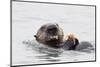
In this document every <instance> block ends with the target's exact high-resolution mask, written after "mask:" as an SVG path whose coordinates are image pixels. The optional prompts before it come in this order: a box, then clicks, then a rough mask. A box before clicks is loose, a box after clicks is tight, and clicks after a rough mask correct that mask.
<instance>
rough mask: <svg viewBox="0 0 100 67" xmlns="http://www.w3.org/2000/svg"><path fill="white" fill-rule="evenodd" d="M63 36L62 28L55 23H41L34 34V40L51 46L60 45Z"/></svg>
mask: <svg viewBox="0 0 100 67" xmlns="http://www.w3.org/2000/svg"><path fill="white" fill-rule="evenodd" d="M63 36H64V34H63V30H62V29H61V28H60V26H59V25H58V24H57V23H47V24H44V25H42V26H41V27H40V28H39V30H38V32H37V33H36V35H34V37H35V38H36V41H38V42H39V43H42V44H44V45H47V46H50V47H53V48H61V47H62V44H61V43H62V42H63Z"/></svg>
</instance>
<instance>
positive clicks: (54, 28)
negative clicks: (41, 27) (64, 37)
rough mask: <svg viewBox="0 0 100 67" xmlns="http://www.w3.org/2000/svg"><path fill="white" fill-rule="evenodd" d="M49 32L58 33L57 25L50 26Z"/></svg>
mask: <svg viewBox="0 0 100 67" xmlns="http://www.w3.org/2000/svg"><path fill="white" fill-rule="evenodd" d="M47 31H48V32H57V27H56V26H55V25H52V26H49V27H48V28H47Z"/></svg>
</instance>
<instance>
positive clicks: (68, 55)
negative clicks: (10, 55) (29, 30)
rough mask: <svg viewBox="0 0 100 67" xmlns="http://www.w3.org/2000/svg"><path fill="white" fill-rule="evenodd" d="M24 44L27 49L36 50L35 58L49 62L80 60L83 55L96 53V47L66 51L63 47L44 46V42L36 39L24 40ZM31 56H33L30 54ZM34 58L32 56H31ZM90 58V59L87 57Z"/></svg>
mask: <svg viewBox="0 0 100 67" xmlns="http://www.w3.org/2000/svg"><path fill="white" fill-rule="evenodd" d="M23 44H24V45H25V46H26V50H27V49H28V48H31V50H30V51H35V52H36V53H37V54H36V53H35V56H34V57H35V59H39V61H40V62H41V61H48V62H59V61H62V60H64V59H68V61H69V60H73V61H78V59H80V58H81V56H82V55H84V56H83V57H85V55H86V54H87V55H88V54H91V53H94V49H84V50H82V51H81V50H79V51H78V50H77V51H73V50H70V51H65V50H63V49H61V48H59V49H54V48H50V47H47V46H44V45H43V44H39V43H37V42H35V41H23ZM28 57H31V56H28ZM31 58H32V57H31ZM87 60H88V59H87Z"/></svg>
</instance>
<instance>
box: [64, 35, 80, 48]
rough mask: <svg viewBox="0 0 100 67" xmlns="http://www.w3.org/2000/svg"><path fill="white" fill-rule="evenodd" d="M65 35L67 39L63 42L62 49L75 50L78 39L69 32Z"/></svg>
mask: <svg viewBox="0 0 100 67" xmlns="http://www.w3.org/2000/svg"><path fill="white" fill-rule="evenodd" d="M67 37H68V39H67V40H65V41H64V43H63V49H65V50H75V49H76V46H77V45H78V44H79V40H78V39H77V38H76V37H75V36H74V35H73V34H69V35H68V36H67Z"/></svg>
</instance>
